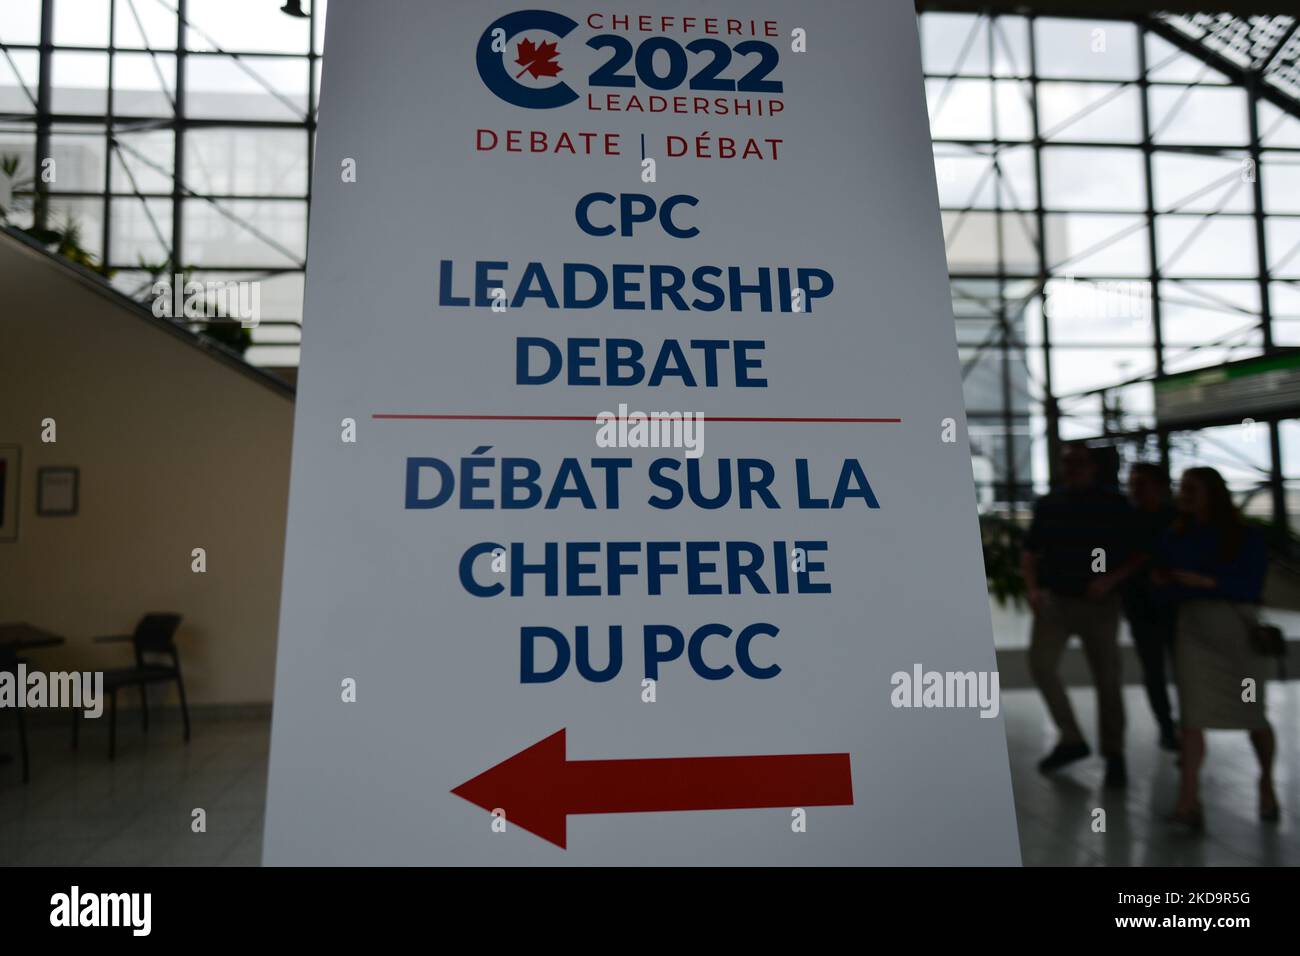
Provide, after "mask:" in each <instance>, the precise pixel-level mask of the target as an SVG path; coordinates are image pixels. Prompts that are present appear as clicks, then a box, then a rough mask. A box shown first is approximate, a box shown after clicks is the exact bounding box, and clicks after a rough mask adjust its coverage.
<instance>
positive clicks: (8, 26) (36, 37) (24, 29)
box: [0, 0, 41, 46]
mask: <svg viewBox="0 0 1300 956" xmlns="http://www.w3.org/2000/svg"><path fill="white" fill-rule="evenodd" d="M0 37H3V38H4V41H5V43H30V44H32V45H33V46H35V45H36V44H38V43H40V42H41V0H5V2H4V5H3V6H0Z"/></svg>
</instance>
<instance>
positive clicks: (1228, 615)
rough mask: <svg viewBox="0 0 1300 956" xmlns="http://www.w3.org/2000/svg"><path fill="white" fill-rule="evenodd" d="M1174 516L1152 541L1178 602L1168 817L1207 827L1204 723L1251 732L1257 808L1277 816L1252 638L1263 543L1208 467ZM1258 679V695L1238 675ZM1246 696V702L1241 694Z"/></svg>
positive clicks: (1182, 490)
mask: <svg viewBox="0 0 1300 956" xmlns="http://www.w3.org/2000/svg"><path fill="white" fill-rule="evenodd" d="M1178 512H1179V514H1178V519H1177V520H1176V521H1175V522H1174V524H1173V526H1172V527H1171V528H1170V529H1169V530H1168V531H1166V532H1165V534H1164V536H1163V538H1162V539H1161V542H1160V546H1159V548H1158V549H1157V550H1158V553H1157V568H1156V571H1155V573H1154V575H1153V577H1154V579H1155V583H1156V584H1158V585H1161V586H1163V587H1164V588H1165V592H1166V594H1167V595H1168V596H1169V597H1170V598H1171V599H1172V600H1173V601H1175V602H1176V604H1177V608H1178V625H1177V636H1176V639H1175V642H1174V669H1175V672H1176V673H1177V677H1178V700H1179V706H1180V708H1181V710H1182V718H1183V719H1182V725H1183V734H1182V758H1183V759H1182V781H1181V785H1180V787H1179V793H1178V806H1177V808H1176V809H1175V811H1174V814H1173V817H1172V820H1173V821H1174V822H1176V823H1180V824H1183V825H1185V826H1189V827H1192V828H1195V829H1199V828H1200V827H1201V826H1202V825H1203V820H1202V815H1201V801H1200V793H1199V775H1200V769H1201V763H1202V761H1203V760H1204V759H1205V731H1206V730H1221V729H1229V730H1248V731H1249V732H1250V742H1251V744H1252V745H1253V746H1254V748H1255V755H1256V756H1257V757H1258V758H1259V767H1260V778H1259V814H1260V818H1261V819H1263V820H1276V819H1277V817H1278V803H1277V795H1276V793H1274V791H1273V751H1274V746H1275V744H1274V737H1273V728H1272V727H1270V726H1269V723H1268V719H1267V716H1266V710H1265V706H1264V686H1265V675H1264V665H1265V658H1263V657H1262V656H1261V655H1259V654H1258V653H1257V652H1256V651H1255V648H1254V646H1253V645H1252V643H1251V629H1252V628H1253V627H1254V625H1255V623H1256V610H1255V605H1258V604H1259V599H1260V594H1261V592H1262V591H1263V589H1264V574H1265V572H1266V570H1267V568H1268V550H1267V547H1266V545H1265V542H1264V538H1263V535H1262V534H1260V533H1259V532H1258V531H1255V530H1253V529H1250V528H1248V527H1247V526H1246V524H1245V522H1243V521H1242V518H1241V514H1240V513H1239V512H1238V511H1237V508H1236V506H1235V505H1234V504H1233V502H1232V496H1231V494H1230V493H1229V492H1228V488H1227V486H1226V485H1225V484H1224V481H1223V476H1222V475H1220V474H1219V473H1218V472H1217V471H1215V470H1214V469H1213V468H1189V469H1188V470H1187V471H1185V472H1183V476H1182V480H1181V481H1180V482H1179V487H1178ZM1246 678H1251V679H1252V680H1253V681H1254V686H1255V696H1254V697H1251V696H1250V695H1246V694H1245V693H1244V690H1245V689H1244V687H1243V683H1242V682H1243V681H1244V680H1245V679H1246ZM1243 696H1245V697H1247V700H1243V699H1242V698H1243Z"/></svg>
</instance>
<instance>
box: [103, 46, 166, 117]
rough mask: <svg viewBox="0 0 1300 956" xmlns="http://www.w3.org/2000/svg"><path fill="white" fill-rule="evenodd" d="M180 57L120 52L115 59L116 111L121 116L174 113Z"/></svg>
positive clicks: (164, 54) (114, 100)
mask: <svg viewBox="0 0 1300 956" xmlns="http://www.w3.org/2000/svg"><path fill="white" fill-rule="evenodd" d="M175 96H176V57H174V56H172V55H171V54H167V53H159V54H152V55H151V54H148V53H119V54H117V57H116V59H115V60H114V62H113V112H114V114H116V115H117V116H171V115H172V114H173V113H174V112H175V111H176V108H175V107H174V106H173V105H172V102H173V99H174V98H175Z"/></svg>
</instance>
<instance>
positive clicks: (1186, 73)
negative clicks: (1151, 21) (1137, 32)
mask: <svg viewBox="0 0 1300 956" xmlns="http://www.w3.org/2000/svg"><path fill="white" fill-rule="evenodd" d="M1146 41H1147V77H1148V78H1149V79H1150V80H1151V81H1152V82H1173V83H1227V82H1228V78H1227V77H1226V76H1224V75H1223V74H1222V73H1220V72H1219V71H1218V70H1214V69H1211V68H1210V67H1209V66H1208V65H1207V64H1206V63H1204V62H1202V61H1201V60H1199V59H1197V58H1196V57H1194V56H1192V55H1191V54H1190V53H1187V52H1185V51H1183V50H1180V49H1179V48H1178V47H1176V46H1174V45H1173V44H1172V43H1170V42H1169V41H1168V40H1165V39H1162V38H1161V37H1158V36H1156V35H1155V34H1154V33H1148V34H1147V35H1146Z"/></svg>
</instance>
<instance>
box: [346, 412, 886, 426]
mask: <svg viewBox="0 0 1300 956" xmlns="http://www.w3.org/2000/svg"><path fill="white" fill-rule="evenodd" d="M370 417H371V418H372V419H374V420H375V421H388V422H392V421H404V422H408V421H425V422H586V423H587V424H589V425H594V424H596V416H595V415H397V414H375V415H371V416H370ZM648 417H649V419H650V420H651V421H655V420H663V421H668V420H670V419H669V417H668V416H666V415H650V416H648ZM704 420H705V421H707V422H774V423H778V424H804V425H875V424H886V425H896V424H899V423H901V422H902V421H903V420H902V419H901V418H763V417H752V416H746V415H705V416H704ZM615 421H617V419H615Z"/></svg>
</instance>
